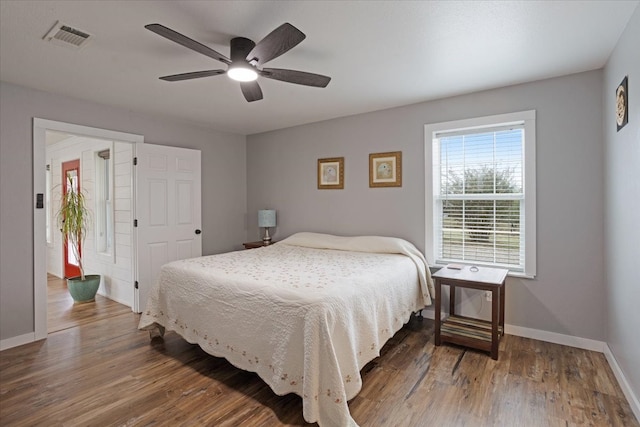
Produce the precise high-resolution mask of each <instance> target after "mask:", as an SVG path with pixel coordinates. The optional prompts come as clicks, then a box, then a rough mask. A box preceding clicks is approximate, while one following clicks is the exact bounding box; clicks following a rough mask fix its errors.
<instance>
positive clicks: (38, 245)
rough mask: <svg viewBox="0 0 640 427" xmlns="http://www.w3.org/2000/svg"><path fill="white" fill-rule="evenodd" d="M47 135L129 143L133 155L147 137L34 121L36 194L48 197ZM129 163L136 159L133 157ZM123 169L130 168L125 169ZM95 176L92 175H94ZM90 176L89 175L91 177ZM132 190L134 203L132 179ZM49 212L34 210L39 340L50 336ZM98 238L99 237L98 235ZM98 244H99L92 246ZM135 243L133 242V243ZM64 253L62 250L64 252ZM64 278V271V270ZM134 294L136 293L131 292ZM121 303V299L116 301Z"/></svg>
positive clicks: (84, 157)
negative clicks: (48, 280) (48, 326)
mask: <svg viewBox="0 0 640 427" xmlns="http://www.w3.org/2000/svg"><path fill="white" fill-rule="evenodd" d="M47 132H54V133H58V134H68V135H73V136H77V137H86V138H93V139H97V140H101V141H118V142H119V143H122V144H126V145H127V146H129V148H130V150H131V152H133V147H134V145H135V144H137V143H143V142H144V137H143V136H141V135H135V134H128V133H123V132H117V131H111V130H105V129H99V128H91V127H87V126H80V125H74V124H70V123H64V122H56V121H51V120H44V119H39V118H34V121H33V174H34V176H33V182H34V193H36V194H43V195H44V194H46V193H47V191H46V190H47V182H46V181H47V173H46V165H47V164H50V160H49V161H48V160H47V157H46V139H47ZM86 151H88V154H87V153H85V152H83V154H82V156H81V157H80V160H81V162H80V163H81V164H80V169H79V171H80V172H81V173H82V174H83V175H86V172H83V170H84V167H83V165H82V163H83V160H84V161H85V164H87V165H89V163H90V162H91V161H92V158H93V157H92V155H93V151H91V150H86ZM130 157H131V158H130V159H129V160H132V156H130ZM122 168H126V166H123V167H122ZM90 175H92V174H90ZM52 176H61V175H57V174H56V175H52ZM87 176H88V175H87ZM130 183H131V184H130V185H131V190H130V192H129V196H130V198H131V200H133V187H132V185H133V184H132V179H131V180H130ZM129 206H130V209H131V216H133V209H134V203H133V202H132V201H130V202H129ZM46 213H47V209H45V208H44V206H42V207H39V206H37V207H36V209H35V210H34V315H35V316H34V317H35V319H34V320H35V340H40V339H44V338H46V337H47V277H48V276H47V269H48V268H47V251H48V249H49V245H48V244H43V242H49V241H50V240H49V238H48V231H49V230H51V229H52V224H51V223H50V222H47V215H46ZM94 235H95V234H94ZM91 244H95V242H93V243H91ZM132 244H133V243H132ZM88 247H89V243H87V245H85V248H88ZM60 252H62V251H60ZM133 252H134V251H130V252H129V253H128V254H126V255H125V256H124V259H127V258H128V259H129V264H130V266H131V270H133V268H134V263H133V260H132V258H133ZM103 255H104V257H107V258H108V257H109V256H113V257H115V252H114V253H113V254H111V255H110V254H108V253H106V254H103ZM58 265H60V270H62V262H61V263H60V264H58ZM60 274H61V275H62V271H60ZM130 280H131V282H132V281H133V273H132V275H131V279H130ZM108 285H109V284H108V283H105V284H101V287H102V288H103V289H104V288H106V287H107V286H108ZM130 288H131V289H132V288H133V284H132V283H131V286H130ZM131 292H132V293H133V291H132V290H131ZM116 300H117V299H116ZM127 305H129V306H131V305H132V302H130V303H129V304H127Z"/></svg>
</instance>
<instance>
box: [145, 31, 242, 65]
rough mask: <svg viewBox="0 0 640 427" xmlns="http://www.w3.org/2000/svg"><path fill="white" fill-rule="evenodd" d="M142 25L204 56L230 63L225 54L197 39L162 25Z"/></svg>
mask: <svg viewBox="0 0 640 427" xmlns="http://www.w3.org/2000/svg"><path fill="white" fill-rule="evenodd" d="M144 27H145V28H146V29H147V30H149V31H153V32H154V33H156V34H158V35H159V36H162V37H164V38H167V39H169V40H171V41H172V42H176V43H178V44H180V45H182V46H184V47H186V48H189V49H191V50H195V51H196V52H198V53H201V54H203V55H205V56H208V57H209V58H213V59H216V60H218V61H220V62H224V63H225V64H231V60H230V59H229V58H227V57H226V56H224V55H223V54H221V53H218V52H216V51H215V50H213V49H211V48H210V47H207V46H205V45H203V44H202V43H198V42H197V41H195V40H193V39H190V38H189V37H187V36H183V35H182V34H180V33H178V32H176V31H173V30H172V29H171V28H167V27H165V26H164V25H161V24H149V25H145V26H144Z"/></svg>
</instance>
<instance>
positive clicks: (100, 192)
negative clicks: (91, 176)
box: [94, 143, 116, 262]
mask: <svg viewBox="0 0 640 427" xmlns="http://www.w3.org/2000/svg"><path fill="white" fill-rule="evenodd" d="M103 151H109V158H108V159H105V158H103V157H101V156H100V153H101V152H103ZM113 158H114V147H113V143H110V144H109V145H108V146H106V147H103V148H100V149H97V150H95V151H94V169H95V202H94V203H95V213H96V214H95V239H96V240H95V242H96V245H95V246H96V253H97V254H98V255H99V256H100V257H103V258H107V259H109V260H111V261H112V262H115V252H116V251H115V194H114V188H115V176H114V174H115V171H114V165H115V162H114V160H113ZM106 168H108V182H105V172H106ZM105 186H106V187H108V191H109V197H110V199H109V201H110V204H109V206H108V207H107V206H102V204H103V203H106V201H104V200H103V199H104V187H105ZM107 208H108V209H109V213H110V215H108V216H105V212H106V209H107ZM108 220H110V222H111V224H110V225H111V226H110V227H108V226H107V224H106V222H107V221H108ZM103 226H104V227H103ZM101 232H104V236H101V235H100V234H101ZM107 234H109V235H107ZM108 241H111V246H110V247H108V246H107V242H108Z"/></svg>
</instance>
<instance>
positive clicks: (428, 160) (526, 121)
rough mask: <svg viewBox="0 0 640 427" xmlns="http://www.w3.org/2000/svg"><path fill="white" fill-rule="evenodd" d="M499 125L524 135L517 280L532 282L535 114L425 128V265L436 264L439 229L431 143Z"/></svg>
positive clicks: (436, 154)
mask: <svg viewBox="0 0 640 427" xmlns="http://www.w3.org/2000/svg"><path fill="white" fill-rule="evenodd" d="M496 124H498V125H510V124H518V125H520V124H522V125H523V128H524V133H525V144H524V153H523V156H524V159H523V168H524V170H523V173H524V182H523V184H524V185H525V201H524V205H525V207H524V212H523V213H524V217H525V221H524V225H523V227H524V236H525V241H524V246H525V248H524V253H525V264H524V271H522V272H519V273H520V274H521V275H520V276H519V277H523V278H533V277H535V275H536V239H537V238H536V168H535V161H536V111H535V110H526V111H519V112H513V113H505V114H496V115H492V116H485V117H474V118H470V119H463V120H453V121H448V122H441V123H429V124H425V125H424V161H425V163H424V165H425V168H424V170H425V177H424V179H425V218H424V219H425V255H426V257H427V261H429V262H431V263H435V262H436V253H435V252H436V251H435V242H436V241H437V240H438V239H439V236H438V235H437V233H438V230H439V228H438V227H436V224H435V221H436V220H435V218H436V217H437V212H436V211H437V206H436V204H435V203H434V194H437V191H438V188H436V187H437V183H436V182H435V180H434V179H433V176H434V167H433V164H434V158H436V157H437V156H438V151H437V150H438V149H439V146H438V144H434V143H433V139H434V136H435V135H436V134H437V133H438V132H445V131H446V132H460V131H465V130H469V129H479V128H492V127H495V126H496Z"/></svg>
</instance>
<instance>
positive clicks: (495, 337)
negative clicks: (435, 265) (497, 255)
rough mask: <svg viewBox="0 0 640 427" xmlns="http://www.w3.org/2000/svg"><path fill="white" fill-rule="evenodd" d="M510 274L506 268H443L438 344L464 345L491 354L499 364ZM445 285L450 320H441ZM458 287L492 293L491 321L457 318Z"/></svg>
mask: <svg viewBox="0 0 640 427" xmlns="http://www.w3.org/2000/svg"><path fill="white" fill-rule="evenodd" d="M508 272H509V270H506V269H503V268H489V267H471V266H462V268H461V269H451V268H447V267H443V268H441V269H440V270H438V271H437V272H435V273H434V274H433V275H432V277H433V278H434V280H435V288H436V289H435V290H436V295H435V300H436V312H435V330H436V331H435V344H436V345H440V344H441V343H442V342H450V343H453V344H459V345H464V346H467V347H472V348H476V349H478V350H483V351H488V352H490V353H491V358H492V359H494V360H498V344H499V342H500V336H502V335H504V300H505V282H506V278H507V273H508ZM442 285H448V286H449V290H450V297H449V317H447V318H446V319H444V320H441V309H442V307H441V306H442V301H441V298H442ZM456 287H460V288H471V289H480V290H483V291H491V297H492V299H491V301H492V302H491V321H490V322H488V321H486V320H481V319H474V318H470V317H465V316H459V315H456V314H455V306H456Z"/></svg>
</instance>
